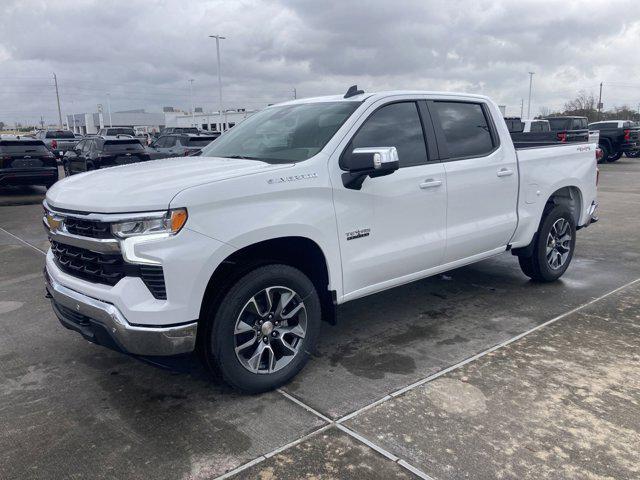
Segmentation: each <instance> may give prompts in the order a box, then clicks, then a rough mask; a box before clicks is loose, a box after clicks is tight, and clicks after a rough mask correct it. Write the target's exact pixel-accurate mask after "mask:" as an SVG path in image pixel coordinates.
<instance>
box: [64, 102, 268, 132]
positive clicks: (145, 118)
mask: <svg viewBox="0 0 640 480" xmlns="http://www.w3.org/2000/svg"><path fill="white" fill-rule="evenodd" d="M255 112H256V110H251V111H249V110H246V109H243V108H239V109H237V110H225V111H224V112H223V113H222V115H220V113H219V112H217V111H216V112H211V113H204V112H202V109H201V108H196V109H195V112H194V113H193V114H190V113H188V112H184V111H182V110H178V109H175V108H173V107H164V108H163V112H162V113H148V112H145V111H144V110H128V111H124V112H112V113H111V116H109V114H108V113H106V112H97V113H76V114H73V115H67V123H68V126H69V129H70V130H72V131H73V132H74V133H80V134H83V135H84V134H87V133H98V130H100V129H101V128H104V127H111V126H113V127H133V128H135V129H136V131H139V132H148V133H151V132H159V131H162V129H164V128H165V127H197V128H199V129H201V130H208V131H211V132H224V131H226V130H228V129H229V128H231V127H233V126H234V125H235V124H237V123H239V122H241V121H242V120H244V119H245V118H247V117H249V116H251V115H252V114H254V113H255Z"/></svg>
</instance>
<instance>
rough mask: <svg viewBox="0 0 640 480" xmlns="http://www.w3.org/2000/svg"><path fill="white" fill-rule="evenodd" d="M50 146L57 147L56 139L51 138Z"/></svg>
mask: <svg viewBox="0 0 640 480" xmlns="http://www.w3.org/2000/svg"><path fill="white" fill-rule="evenodd" d="M51 148H58V141H57V140H51Z"/></svg>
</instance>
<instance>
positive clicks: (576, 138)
mask: <svg viewBox="0 0 640 480" xmlns="http://www.w3.org/2000/svg"><path fill="white" fill-rule="evenodd" d="M504 120H505V123H506V124H507V128H508V129H509V133H510V134H511V139H512V140H513V143H514V145H515V146H516V148H528V147H542V146H545V145H554V144H558V143H571V142H585V141H587V142H589V143H595V142H591V139H590V138H589V132H588V131H587V130H585V132H586V135H573V134H572V135H567V133H566V131H561V132H556V131H551V124H550V123H549V121H548V120H544V119H526V120H521V119H520V117H505V119H504Z"/></svg>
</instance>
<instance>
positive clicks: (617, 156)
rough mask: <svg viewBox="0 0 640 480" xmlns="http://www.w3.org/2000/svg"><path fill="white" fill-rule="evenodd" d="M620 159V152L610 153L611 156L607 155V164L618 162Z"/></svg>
mask: <svg viewBox="0 0 640 480" xmlns="http://www.w3.org/2000/svg"><path fill="white" fill-rule="evenodd" d="M620 157H622V152H616V153H612V154H611V155H609V157H607V162H609V163H613V162H617V161H618V160H620Z"/></svg>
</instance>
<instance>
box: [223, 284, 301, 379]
mask: <svg viewBox="0 0 640 480" xmlns="http://www.w3.org/2000/svg"><path fill="white" fill-rule="evenodd" d="M306 333H307V310H306V307H305V305H304V301H303V299H302V298H301V297H300V295H298V293H296V292H295V291H293V290H292V289H290V288H288V287H283V286H272V287H267V288H265V289H263V290H261V291H259V292H258V293H256V294H255V295H253V296H252V297H251V298H250V299H249V301H248V302H247V303H246V304H245V305H244V307H243V308H242V310H241V311H240V314H239V315H238V318H237V319H236V324H235V328H234V332H233V334H234V340H235V353H236V357H237V359H238V360H239V361H240V364H241V365H242V366H243V367H244V368H245V369H247V370H249V371H250V372H252V373H257V374H271V373H274V372H277V371H279V370H281V369H283V368H284V367H286V366H287V365H288V364H289V363H290V362H291V361H292V360H293V359H294V358H295V357H296V355H297V354H298V352H299V351H300V347H301V346H302V344H303V343H304V338H305V335H306Z"/></svg>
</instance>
